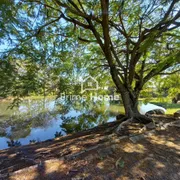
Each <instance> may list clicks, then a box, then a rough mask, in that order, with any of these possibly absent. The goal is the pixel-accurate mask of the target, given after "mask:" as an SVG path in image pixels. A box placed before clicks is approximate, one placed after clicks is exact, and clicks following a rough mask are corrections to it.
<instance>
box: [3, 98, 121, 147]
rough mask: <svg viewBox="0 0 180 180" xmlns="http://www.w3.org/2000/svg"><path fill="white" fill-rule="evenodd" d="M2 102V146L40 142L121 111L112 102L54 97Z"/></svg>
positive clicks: (106, 118)
mask: <svg viewBox="0 0 180 180" xmlns="http://www.w3.org/2000/svg"><path fill="white" fill-rule="evenodd" d="M9 105H10V102H8V101H4V102H2V101H1V102H0V149H6V148H8V147H12V146H16V145H26V144H29V143H33V142H41V141H45V140H48V139H52V138H55V137H58V136H63V135H66V134H69V133H73V132H78V131H81V130H85V129H89V128H92V127H95V126H97V125H99V124H102V123H104V122H110V121H114V120H115V116H116V115H117V114H118V113H120V111H122V109H121V108H120V105H119V104H115V103H109V102H107V101H106V102H102V101H99V102H85V101H84V102H79V101H73V102H64V101H58V100H55V99H53V98H47V99H34V100H33V99H27V100H24V101H23V102H22V103H21V104H20V106H19V107H15V108H13V109H9V108H8V107H9Z"/></svg>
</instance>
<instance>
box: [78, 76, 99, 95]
mask: <svg viewBox="0 0 180 180" xmlns="http://www.w3.org/2000/svg"><path fill="white" fill-rule="evenodd" d="M98 89H99V85H98V82H97V80H96V79H95V78H93V77H92V76H88V77H87V78H86V79H84V80H83V82H82V83H81V93H84V92H85V91H87V90H92V91H94V90H98Z"/></svg>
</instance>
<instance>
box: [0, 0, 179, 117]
mask: <svg viewBox="0 0 180 180" xmlns="http://www.w3.org/2000/svg"><path fill="white" fill-rule="evenodd" d="M178 7H179V2H178V0H146V1H144V0H118V1H115V0H101V1H97V0H91V1H85V0H17V1H11V0H8V1H1V6H0V14H1V20H2V21H3V23H2V24H1V26H0V28H1V34H0V37H1V43H4V45H3V47H4V48H3V54H2V56H1V59H2V60H5V59H9V58H10V57H11V58H15V59H21V60H23V59H27V58H30V59H32V60H33V61H36V62H37V63H38V64H42V62H45V61H46V64H49V65H51V64H53V63H55V62H56V63H57V64H58V67H59V66H61V67H62V68H65V69H66V71H64V72H66V73H67V72H68V71H69V68H70V69H71V68H72V69H73V70H72V71H76V72H81V73H82V74H86V72H88V73H92V72H93V73H98V72H99V74H103V73H107V72H110V75H111V77H112V80H113V82H114V84H115V86H116V88H117V91H118V92H119V93H120V94H121V96H122V100H123V104H124V106H125V111H126V115H127V116H128V117H135V116H136V115H139V113H138V109H137V99H138V97H139V93H140V91H141V90H142V88H143V86H144V84H145V83H147V82H148V81H149V80H150V79H151V78H152V77H154V76H156V75H158V74H161V73H169V72H170V73H173V72H177V71H179V63H180V61H179V59H178V58H179V56H180V53H179V51H178V45H179V41H178V38H179V30H178V27H179V26H180V22H179V17H180V11H179V8H178ZM67 56H71V57H70V58H67V59H66V57H67ZM72 57H73V58H72ZM64 64H66V66H64ZM72 65H73V67H72ZM83 66H84V67H85V68H83ZM79 69H81V71H79Z"/></svg>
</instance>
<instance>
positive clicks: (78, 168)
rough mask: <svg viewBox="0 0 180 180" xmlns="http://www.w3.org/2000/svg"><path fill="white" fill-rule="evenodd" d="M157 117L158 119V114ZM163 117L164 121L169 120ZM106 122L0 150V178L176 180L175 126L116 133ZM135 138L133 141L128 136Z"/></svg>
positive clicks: (179, 161) (179, 137) (179, 136)
mask: <svg viewBox="0 0 180 180" xmlns="http://www.w3.org/2000/svg"><path fill="white" fill-rule="evenodd" d="M162 119H163V118H162ZM167 121H170V120H169V119H168V120H167ZM117 124H118V122H117V121H116V122H111V123H107V124H104V125H101V126H99V127H96V128H93V129H91V130H88V131H83V132H80V133H76V134H72V135H68V136H64V137H61V138H59V139H55V140H49V141H46V142H43V143H40V144H34V145H27V146H21V147H17V148H10V149H7V150H2V151H0V179H8V180H41V179H42V180H46V179H47V180H179V179H180V128H179V127H174V126H173V127H171V126H169V127H167V128H156V129H152V130H144V131H141V129H142V126H140V125H137V124H133V125H131V126H129V127H127V129H126V130H125V131H124V132H123V133H122V134H121V135H117V134H115V133H112V132H114V128H115V127H116V125H117ZM134 137H139V139H136V138H135V140H137V142H134V141H132V140H131V138H134Z"/></svg>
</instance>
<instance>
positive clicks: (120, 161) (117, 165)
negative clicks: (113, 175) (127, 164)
mask: <svg viewBox="0 0 180 180" xmlns="http://www.w3.org/2000/svg"><path fill="white" fill-rule="evenodd" d="M115 166H116V168H119V167H121V168H124V161H123V160H122V157H120V158H119V159H118V160H117V161H116V164H115Z"/></svg>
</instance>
